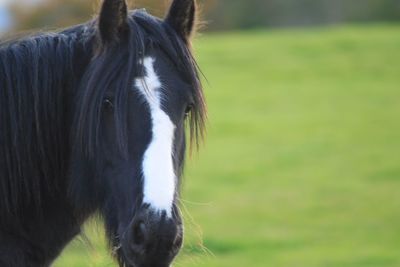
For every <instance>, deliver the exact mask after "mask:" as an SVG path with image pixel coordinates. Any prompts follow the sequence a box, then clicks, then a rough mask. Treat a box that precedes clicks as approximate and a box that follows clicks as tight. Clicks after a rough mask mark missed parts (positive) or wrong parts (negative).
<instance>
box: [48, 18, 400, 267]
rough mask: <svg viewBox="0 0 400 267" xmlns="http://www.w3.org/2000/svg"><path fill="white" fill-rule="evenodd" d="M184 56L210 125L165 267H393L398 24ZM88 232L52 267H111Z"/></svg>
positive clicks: (257, 40)
mask: <svg viewBox="0 0 400 267" xmlns="http://www.w3.org/2000/svg"><path fill="white" fill-rule="evenodd" d="M196 50H197V54H198V58H199V62H200V65H201V66H202V68H203V71H204V73H205V74H206V76H207V78H208V80H209V84H208V85H206V94H207V97H208V103H209V117H210V119H209V126H208V137H207V141H206V144H205V146H204V147H203V148H202V149H201V151H200V153H199V154H198V155H195V156H194V157H193V158H192V159H191V160H190V161H189V163H188V165H189V166H188V169H187V172H186V178H185V185H184V196H183V199H184V201H183V202H184V204H185V207H186V210H187V211H188V212H186V232H187V239H186V246H185V248H184V250H183V252H182V254H181V256H180V258H179V260H178V262H177V263H176V264H175V266H176V267H179V266H182V267H191V266H193V267H195V266H196V267H197V266H199V267H200V266H203V267H244V266H246V267H266V266H271V267H316V266H318V267H350V266H351V267H386V266H393V267H395V266H397V267H398V266H400V25H397V26H396V25H370V26H347V27H344V26H343V27H338V28H321V29H311V30H279V31H252V32H243V33H227V34H212V35H205V36H202V37H200V38H199V39H198V41H197V49H196ZM189 213H190V214H189ZM95 228H96V227H94V224H93V223H92V224H90V225H89V226H88V227H87V229H88V230H87V235H88V237H89V238H90V240H91V241H92V242H91V245H88V244H87V242H85V241H83V240H84V239H83V238H79V239H78V240H76V241H74V242H73V243H72V244H71V246H69V248H68V249H67V250H66V251H65V252H64V254H63V255H62V257H61V258H60V259H59V260H58V261H57V262H56V263H55V265H54V266H55V267H71V266H73V267H80V266H82V267H83V266H84V267H87V266H96V267H97V266H101V267H103V266H115V265H114V263H113V261H112V260H111V259H110V258H109V257H108V255H107V253H106V250H105V248H104V242H103V234H102V232H101V227H98V230H94V229H95Z"/></svg>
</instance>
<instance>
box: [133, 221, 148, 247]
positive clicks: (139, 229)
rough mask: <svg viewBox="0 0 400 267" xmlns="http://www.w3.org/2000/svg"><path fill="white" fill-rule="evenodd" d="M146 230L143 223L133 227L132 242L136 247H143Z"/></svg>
mask: <svg viewBox="0 0 400 267" xmlns="http://www.w3.org/2000/svg"><path fill="white" fill-rule="evenodd" d="M146 234H147V229H146V225H145V224H144V222H138V223H136V224H135V225H134V226H133V242H134V243H135V244H136V245H140V246H141V245H144V243H145V242H146V238H147V237H146Z"/></svg>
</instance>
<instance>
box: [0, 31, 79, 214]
mask: <svg viewBox="0 0 400 267" xmlns="http://www.w3.org/2000/svg"><path fill="white" fill-rule="evenodd" d="M80 30H81V29H80V28H74V29H72V28H71V29H70V30H69V31H66V32H61V33H40V34H37V35H32V36H28V37H24V38H22V39H21V38H19V39H15V40H9V41H7V42H3V43H1V44H0V128H1V131H0V216H1V215H3V214H4V213H8V214H9V215H12V214H14V215H16V214H15V213H19V212H23V211H21V210H20V209H19V207H20V206H22V205H23V204H26V203H29V204H30V206H32V207H37V206H39V205H40V200H41V198H42V196H41V194H44V192H46V193H47V194H49V193H52V194H57V186H56V185H57V183H56V180H57V179H59V178H61V177H63V176H64V175H65V174H64V173H65V170H66V168H67V167H68V166H67V157H68V146H69V138H68V121H69V120H70V118H69V117H68V116H69V115H68V110H67V107H68V101H69V99H70V98H71V95H70V94H72V91H71V90H70V88H73V87H74V86H75V83H76V82H77V80H78V79H79V78H78V75H77V73H76V70H77V66H75V65H74V58H76V56H77V53H79V51H80V50H82V49H83V48H79V42H78V41H77V40H78V39H79V38H80V37H81V35H82V34H81V32H80Z"/></svg>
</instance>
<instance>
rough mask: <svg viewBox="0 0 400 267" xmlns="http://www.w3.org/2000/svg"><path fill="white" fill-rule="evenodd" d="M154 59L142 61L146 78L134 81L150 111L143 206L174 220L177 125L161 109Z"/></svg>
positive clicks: (159, 83) (145, 156) (148, 58)
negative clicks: (150, 129)
mask: <svg viewBox="0 0 400 267" xmlns="http://www.w3.org/2000/svg"><path fill="white" fill-rule="evenodd" d="M153 64H154V59H153V58H151V57H147V58H145V59H144V61H143V65H144V68H145V70H146V76H145V77H141V78H138V79H136V80H135V85H136V87H137V88H138V89H139V92H140V93H141V94H142V96H143V97H144V98H145V99H146V102H147V103H148V105H149V107H150V115H151V121H152V140H151V142H150V144H149V146H148V148H147V150H146V152H145V154H144V157H143V163H142V168H143V176H144V181H143V194H144V195H143V203H145V204H150V206H151V207H153V208H154V209H156V210H157V211H163V210H165V211H166V213H167V216H168V217H171V213H172V205H173V201H174V194H175V181H176V176H175V172H174V167H173V162H172V147H173V142H174V133H175V125H174V124H173V123H172V121H171V119H170V118H169V116H168V115H167V114H166V113H165V112H164V111H163V110H162V109H161V97H162V95H161V87H162V84H161V82H160V80H159V78H158V76H157V74H156V72H155V70H154V65H153Z"/></svg>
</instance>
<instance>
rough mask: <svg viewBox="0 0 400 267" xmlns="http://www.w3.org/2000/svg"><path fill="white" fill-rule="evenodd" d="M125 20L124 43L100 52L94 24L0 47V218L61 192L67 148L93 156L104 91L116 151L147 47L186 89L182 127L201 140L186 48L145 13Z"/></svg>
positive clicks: (201, 113) (200, 105)
mask: <svg viewBox="0 0 400 267" xmlns="http://www.w3.org/2000/svg"><path fill="white" fill-rule="evenodd" d="M128 23H129V29H127V31H128V32H127V35H126V39H125V40H120V42H119V43H115V44H114V45H113V46H111V47H107V48H105V47H101V46H96V45H95V44H96V40H97V39H98V38H99V37H98V33H97V30H96V24H97V22H96V20H94V21H91V22H89V23H87V24H83V25H80V26H76V27H73V28H70V29H67V30H64V31H61V32H59V33H43V34H39V35H36V36H30V37H26V38H23V39H18V40H13V41H8V42H7V43H3V44H1V45H0V129H1V131H0V190H1V191H0V217H4V214H7V215H8V216H12V215H16V214H17V213H23V212H24V211H23V210H20V207H22V206H24V205H23V204H26V203H30V206H32V207H33V208H38V207H40V205H41V203H40V202H41V199H42V198H43V195H52V194H58V192H59V191H60V190H67V189H66V188H68V186H69V185H68V182H67V180H68V179H67V174H68V168H69V165H70V162H69V157H70V155H71V153H72V149H71V148H72V147H73V148H74V150H76V151H79V152H82V154H83V155H85V156H86V157H92V156H93V155H95V154H96V150H97V140H98V136H99V122H100V116H101V107H102V103H103V99H104V97H105V96H106V94H107V92H108V90H113V91H114V92H115V99H114V106H115V113H114V114H115V116H116V122H117V124H118V125H117V127H116V128H117V129H118V133H117V136H118V138H119V144H120V145H119V147H120V149H121V152H124V148H125V145H124V143H125V136H126V134H125V129H124V125H125V124H124V120H125V116H126V104H127V103H126V102H125V101H126V99H127V98H126V94H127V92H128V90H129V88H130V87H131V85H132V81H131V77H136V76H138V75H140V74H142V72H143V70H142V69H141V67H140V64H138V62H139V60H140V59H141V58H142V57H143V55H145V54H146V51H147V49H149V48H150V47H158V48H161V49H163V51H164V52H165V54H166V55H168V56H169V58H170V59H171V60H172V62H174V63H175V65H176V66H177V68H178V69H179V70H180V71H181V72H182V74H184V75H185V77H186V78H187V79H188V80H189V81H190V83H191V84H192V85H193V90H194V91H193V95H194V96H195V106H194V109H193V111H192V114H191V123H190V125H191V127H190V128H191V132H192V133H193V136H197V135H201V132H202V131H201V130H202V126H203V123H204V117H205V108H204V101H203V95H202V89H201V83H200V80H199V75H198V69H197V64H196V62H195V61H194V59H193V56H192V54H191V51H190V48H188V46H187V45H186V44H185V42H184V41H183V40H181V38H180V37H179V36H178V35H177V34H176V33H175V32H174V30H173V29H171V28H170V27H169V26H168V25H167V24H165V23H164V22H162V21H160V20H158V19H155V18H154V17H152V16H150V15H148V14H146V13H145V12H142V11H135V12H133V13H132V14H130V16H129V20H128ZM56 179H58V180H56ZM57 184H58V185H60V184H65V186H58V187H57V186H56V185H57ZM25 206H26V205H25ZM16 217H18V216H16Z"/></svg>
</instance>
